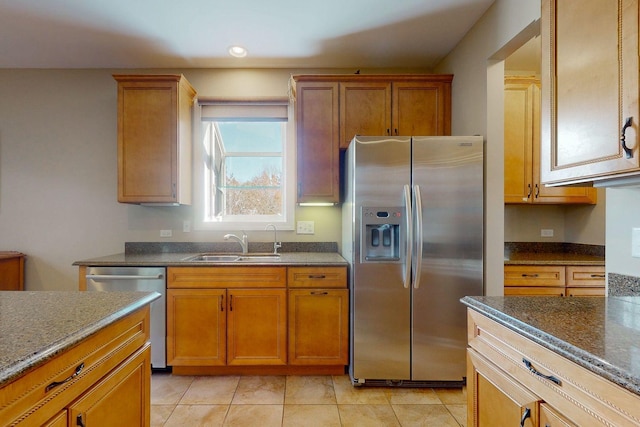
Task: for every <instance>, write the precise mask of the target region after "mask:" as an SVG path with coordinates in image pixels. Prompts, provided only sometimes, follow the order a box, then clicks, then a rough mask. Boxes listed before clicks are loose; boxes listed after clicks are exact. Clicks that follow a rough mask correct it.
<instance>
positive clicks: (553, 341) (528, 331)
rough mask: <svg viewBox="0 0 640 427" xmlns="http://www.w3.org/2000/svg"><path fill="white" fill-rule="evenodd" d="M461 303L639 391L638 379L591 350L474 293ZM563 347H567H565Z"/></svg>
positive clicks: (628, 387)
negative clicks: (523, 319) (533, 324)
mask: <svg viewBox="0 0 640 427" xmlns="http://www.w3.org/2000/svg"><path fill="white" fill-rule="evenodd" d="M460 302H462V303H463V304H464V305H466V306H467V307H469V308H471V309H472V310H475V311H477V312H479V313H480V314H483V315H485V316H486V317H488V318H489V319H492V320H494V321H496V322H498V323H499V324H500V325H502V326H504V327H506V328H508V329H510V330H512V331H514V332H516V333H518V334H520V335H522V336H523V337H525V338H528V339H529V340H531V341H533V342H535V343H536V344H539V345H541V346H543V347H544V348H546V349H548V350H551V351H553V352H554V353H556V354H558V355H560V356H562V357H564V358H566V359H567V360H570V361H572V362H574V363H576V364H578V365H580V366H582V367H583V368H585V369H588V370H589V371H591V372H593V373H594V374H596V375H599V376H601V377H603V378H604V379H607V380H609V381H611V382H613V383H614V384H617V385H619V386H620V387H622V388H624V389H626V390H629V391H630V392H632V393H634V394H637V395H640V382H638V380H637V379H635V380H634V379H632V378H631V377H630V375H629V373H628V372H626V371H624V370H622V369H619V368H617V367H616V366H614V365H611V364H609V363H605V362H603V361H602V360H601V359H599V358H597V357H595V356H593V355H592V354H591V353H589V352H587V351H584V350H583V349H581V348H579V347H576V346H574V345H572V344H569V343H567V342H566V341H563V340H561V339H558V338H556V337H555V336H553V335H550V334H548V333H546V332H544V331H542V330H540V329H538V328H535V327H533V326H531V325H529V324H527V323H525V322H522V321H520V320H518V319H515V318H513V317H511V316H509V315H507V314H505V313H503V312H501V311H499V310H496V309H494V308H492V307H489V306H487V305H485V304H483V303H482V301H479V300H477V299H475V297H470V296H466V297H464V298H462V299H461V300H460ZM563 347H565V348H567V349H570V351H569V350H567V349H564V348H563Z"/></svg>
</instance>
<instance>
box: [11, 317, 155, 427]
mask: <svg viewBox="0 0 640 427" xmlns="http://www.w3.org/2000/svg"><path fill="white" fill-rule="evenodd" d="M149 313H150V310H149V307H148V306H147V307H145V308H143V309H140V310H138V311H135V312H133V313H131V314H129V315H128V316H127V317H124V318H123V319H121V320H119V321H117V322H115V323H113V324H111V325H109V326H107V327H105V328H103V329H101V330H99V331H98V332H96V333H95V334H93V335H91V336H90V337H88V338H86V339H85V340H83V341H81V342H80V343H78V344H77V345H76V346H74V347H72V348H70V349H68V350H66V351H64V352H62V353H60V354H57V355H55V356H53V357H52V358H51V360H49V361H47V362H46V363H45V364H44V365H41V366H39V367H37V368H35V369H33V370H30V371H27V372H26V373H25V374H24V375H23V376H22V377H20V378H18V379H17V380H15V381H14V382H12V383H10V384H8V385H7V386H5V387H4V388H1V389H0V424H1V425H3V426H4V425H11V426H25V427H30V426H47V427H66V426H121V425H122V426H125V425H126V426H149V425H150V424H151V421H150V420H151V418H150V396H151V391H150V388H151V387H150V384H151V347H150V344H149Z"/></svg>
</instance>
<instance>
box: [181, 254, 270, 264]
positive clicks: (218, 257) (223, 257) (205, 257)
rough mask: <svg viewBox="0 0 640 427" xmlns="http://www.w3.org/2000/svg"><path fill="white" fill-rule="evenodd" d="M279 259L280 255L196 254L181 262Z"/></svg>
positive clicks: (266, 260)
mask: <svg viewBox="0 0 640 427" xmlns="http://www.w3.org/2000/svg"><path fill="white" fill-rule="evenodd" d="M279 259H280V254H274V253H259V252H254V253H247V254H240V253H205V254H197V255H193V256H190V257H187V258H184V259H183V261H198V262H235V261H247V262H249V261H254V262H256V261H258V262H259V261H263V262H270V261H278V260H279Z"/></svg>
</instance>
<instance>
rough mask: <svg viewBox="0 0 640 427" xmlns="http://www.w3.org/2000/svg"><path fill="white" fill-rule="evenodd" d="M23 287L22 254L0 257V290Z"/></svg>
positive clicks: (13, 289) (16, 289) (18, 289)
mask: <svg viewBox="0 0 640 427" xmlns="http://www.w3.org/2000/svg"><path fill="white" fill-rule="evenodd" d="M23 289H24V256H22V255H20V256H15V257H11V258H5V259H0V291H21V290H23Z"/></svg>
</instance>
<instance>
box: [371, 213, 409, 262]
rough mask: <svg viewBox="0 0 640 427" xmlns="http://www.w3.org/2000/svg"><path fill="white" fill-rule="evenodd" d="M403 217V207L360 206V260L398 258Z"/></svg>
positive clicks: (393, 259) (397, 259)
mask: <svg viewBox="0 0 640 427" xmlns="http://www.w3.org/2000/svg"><path fill="white" fill-rule="evenodd" d="M403 217H404V209H403V208H399V207H362V216H361V224H362V230H361V234H360V235H361V243H360V244H361V247H360V254H361V256H362V262H366V261H372V262H374V261H386V262H389V261H399V260H400V247H401V242H400V240H401V239H400V231H401V229H402V227H401V224H402V223H403V221H404V219H403Z"/></svg>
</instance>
